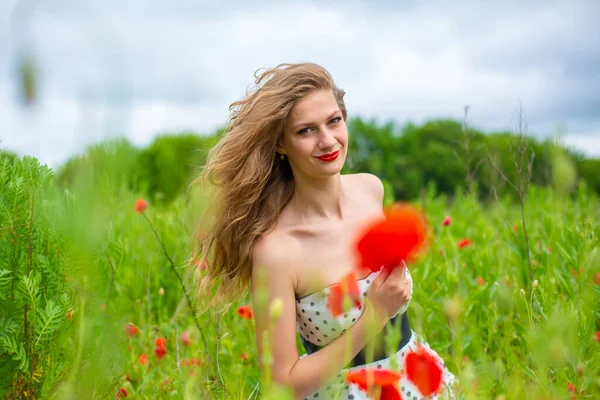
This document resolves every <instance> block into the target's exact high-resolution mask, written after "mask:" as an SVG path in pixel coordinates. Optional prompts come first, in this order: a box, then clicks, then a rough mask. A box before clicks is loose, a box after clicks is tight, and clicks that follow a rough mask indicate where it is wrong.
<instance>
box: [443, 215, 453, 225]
mask: <svg viewBox="0 0 600 400" xmlns="http://www.w3.org/2000/svg"><path fill="white" fill-rule="evenodd" d="M450 222H452V218H451V217H450V216H449V215H446V218H444V220H443V221H442V225H444V226H448V225H450Z"/></svg>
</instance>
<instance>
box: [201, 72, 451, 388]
mask: <svg viewBox="0 0 600 400" xmlns="http://www.w3.org/2000/svg"><path fill="white" fill-rule="evenodd" d="M343 97H344V91H342V90H341V89H339V88H337V87H336V86H335V84H334V82H333V80H332V77H331V76H330V74H329V73H328V72H327V71H326V70H325V69H324V68H322V67H321V66H319V65H316V64H312V63H303V64H282V65H279V66H277V67H275V68H272V69H268V70H266V71H264V72H263V73H262V74H260V75H258V76H256V87H255V89H254V90H253V91H251V92H249V93H247V95H246V97H245V98H244V99H243V100H241V101H238V102H235V103H233V104H232V105H231V107H230V110H231V111H232V113H231V124H230V126H229V127H228V130H227V132H226V133H225V134H224V135H223V137H222V138H221V139H220V141H219V143H218V144H217V145H216V146H215V147H214V148H213V149H212V150H211V151H210V153H209V155H208V161H207V165H206V168H205V170H204V171H203V176H205V177H208V178H209V179H210V181H211V183H213V184H214V185H216V186H218V187H219V188H220V191H219V192H218V194H219V198H218V199H216V201H215V203H214V204H215V207H216V209H214V208H213V209H211V210H212V211H213V212H215V213H214V217H215V218H214V222H213V224H212V226H211V227H210V229H209V230H208V233H207V236H206V237H205V238H204V242H203V243H204V248H203V251H204V253H203V254H207V255H208V258H209V261H208V265H209V266H210V267H209V268H208V270H207V272H206V275H205V279H204V280H203V281H202V282H201V285H200V289H199V290H201V291H203V292H204V291H205V290H206V289H207V288H208V287H210V285H212V284H213V283H214V282H216V281H218V283H219V289H218V292H217V294H216V299H217V300H219V299H222V298H224V297H227V298H230V299H231V298H232V296H236V295H237V296H239V295H241V294H243V293H244V290H245V289H247V288H248V286H249V285H250V284H251V287H252V294H253V303H254V307H253V308H254V310H255V322H256V324H255V325H256V339H257V340H256V344H257V347H258V354H259V361H260V362H261V366H262V368H263V371H265V370H264V369H265V368H269V371H268V372H269V373H270V374H271V376H272V377H273V380H274V381H275V382H277V383H280V384H283V385H287V386H289V387H291V388H292V389H293V391H294V393H295V395H296V397H297V398H306V397H307V398H320V399H324V398H336V399H337V398H344V399H346V398H347V399H361V398H365V399H366V398H368V397H367V394H366V393H365V392H363V391H361V390H360V389H359V388H358V387H357V386H356V385H354V384H347V383H345V382H344V377H345V373H346V372H347V371H348V370H349V369H350V370H354V369H356V368H364V367H365V366H366V367H371V368H381V369H383V368H386V369H388V368H391V367H392V364H391V362H392V361H391V359H392V358H395V359H396V361H397V362H398V364H399V365H398V367H399V368H402V367H403V362H404V361H403V360H404V358H403V356H404V353H405V352H406V351H408V350H409V349H415V348H416V346H417V339H418V338H419V337H418V335H416V334H415V333H414V332H412V331H411V329H410V326H409V323H408V317H407V316H406V313H405V311H406V309H407V307H408V304H409V301H410V297H411V295H412V280H411V278H410V274H409V273H408V270H407V269H406V268H405V266H400V267H399V268H396V269H394V270H393V272H391V273H389V272H380V273H371V274H367V273H368V271H366V270H365V271H358V272H359V276H357V278H359V279H358V280H357V283H358V286H359V287H360V294H359V299H358V300H359V303H358V304H359V306H358V307H353V308H352V309H350V310H346V312H345V313H344V314H343V315H342V316H339V317H334V316H332V315H331V313H330V309H329V308H328V307H327V302H328V296H329V292H330V290H331V289H332V288H333V287H335V284H336V283H337V282H339V281H340V280H342V278H343V277H344V276H347V274H348V273H349V272H351V271H356V268H355V265H357V259H356V255H355V254H354V252H353V251H352V243H353V241H354V239H355V238H356V236H357V233H358V230H359V229H360V228H361V227H362V226H363V225H364V224H365V223H366V222H368V221H370V220H372V219H374V218H380V217H381V216H382V215H383V211H382V202H383V184H382V182H381V181H380V180H379V178H377V177H376V176H375V175H372V174H367V173H361V174H351V175H350V174H348V175H342V174H341V173H340V171H341V169H342V167H343V165H344V161H345V160H346V157H347V155H348V154H347V151H348V132H347V128H346V118H347V112H346V107H345V105H344V100H343ZM275 299H278V300H277V302H278V303H279V305H281V306H282V307H281V309H280V310H281V313H280V315H278V316H277V318H276V319H273V318H269V315H268V313H267V312H266V307H265V304H272V303H273V301H274V300H275ZM277 314H279V312H278V313H277ZM387 324H393V326H394V329H399V330H400V331H401V334H402V335H401V336H402V337H401V340H400V343H399V345H398V352H397V353H396V354H395V355H393V356H392V357H390V358H386V355H385V354H384V351H383V349H382V346H380V345H379V344H380V343H381V341H380V340H378V338H379V337H380V336H381V334H382V333H383V332H384V327H385V326H386V325H387ZM265 332H267V333H268V334H269V336H268V337H269V338H270V341H269V344H270V347H271V348H270V352H271V357H270V359H272V365H270V366H269V365H267V366H266V365H265V359H264V358H263V354H265V353H264V352H265V350H266V349H265V348H264V344H265V342H264V341H263V336H264V333H265ZM297 333H298V334H300V336H301V339H302V342H303V344H304V346H305V349H306V351H307V354H306V355H304V356H302V357H300V355H299V353H298V351H297V346H296V334H297ZM367 343H369V344H370V345H369V346H367V347H366V348H367V350H363V349H364V348H365V346H366V345H367ZM423 344H424V346H425V347H426V348H427V349H428V350H429V351H431V352H432V354H434V355H435V357H436V359H437V360H439V362H440V364H441V365H443V361H442V360H441V359H440V358H439V357H438V356H437V354H435V352H433V350H430V349H429V347H428V346H427V344H426V343H424V342H423ZM368 349H370V351H369V350H368ZM348 366H350V368H349V369H348V368H346V367H348ZM443 371H444V376H443V381H444V384H445V385H446V386H450V384H451V383H452V382H453V381H454V376H453V375H452V374H451V373H449V372H448V371H447V369H446V368H445V367H443ZM398 388H399V390H401V394H402V396H403V398H409V399H418V398H421V394H420V393H419V392H418V390H417V388H416V387H415V386H414V385H412V384H411V382H409V381H407V380H406V379H404V378H402V380H401V381H400V383H399V384H398Z"/></svg>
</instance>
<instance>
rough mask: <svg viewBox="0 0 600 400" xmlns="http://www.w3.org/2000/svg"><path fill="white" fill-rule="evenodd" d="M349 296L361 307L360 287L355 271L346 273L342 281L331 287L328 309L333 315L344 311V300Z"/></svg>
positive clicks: (335, 315) (336, 315) (338, 314)
mask: <svg viewBox="0 0 600 400" xmlns="http://www.w3.org/2000/svg"><path fill="white" fill-rule="evenodd" d="M348 296H349V297H350V300H351V302H352V303H353V304H354V305H355V306H356V307H359V309H360V307H361V304H360V288H359V287H358V283H357V282H356V274H355V273H354V272H350V273H348V274H346V275H345V276H344V278H343V279H342V281H341V282H340V283H336V284H335V285H332V286H331V288H330V289H329V296H328V298H327V309H328V310H329V312H330V313H331V315H333V316H334V317H338V316H340V315H341V314H343V313H344V311H345V310H344V300H345V299H346V298H347V297H348Z"/></svg>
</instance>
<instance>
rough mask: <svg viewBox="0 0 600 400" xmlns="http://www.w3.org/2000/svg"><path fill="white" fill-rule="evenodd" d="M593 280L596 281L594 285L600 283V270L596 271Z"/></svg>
mask: <svg viewBox="0 0 600 400" xmlns="http://www.w3.org/2000/svg"><path fill="white" fill-rule="evenodd" d="M592 282H593V283H594V285H600V272H596V275H594V278H593V279H592Z"/></svg>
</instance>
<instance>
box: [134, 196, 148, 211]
mask: <svg viewBox="0 0 600 400" xmlns="http://www.w3.org/2000/svg"><path fill="white" fill-rule="evenodd" d="M133 208H134V210H135V212H136V213H138V214H141V213H143V212H144V210H145V209H146V208H148V202H146V200H144V199H137V200H136V201H135V205H134V206H133Z"/></svg>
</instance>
